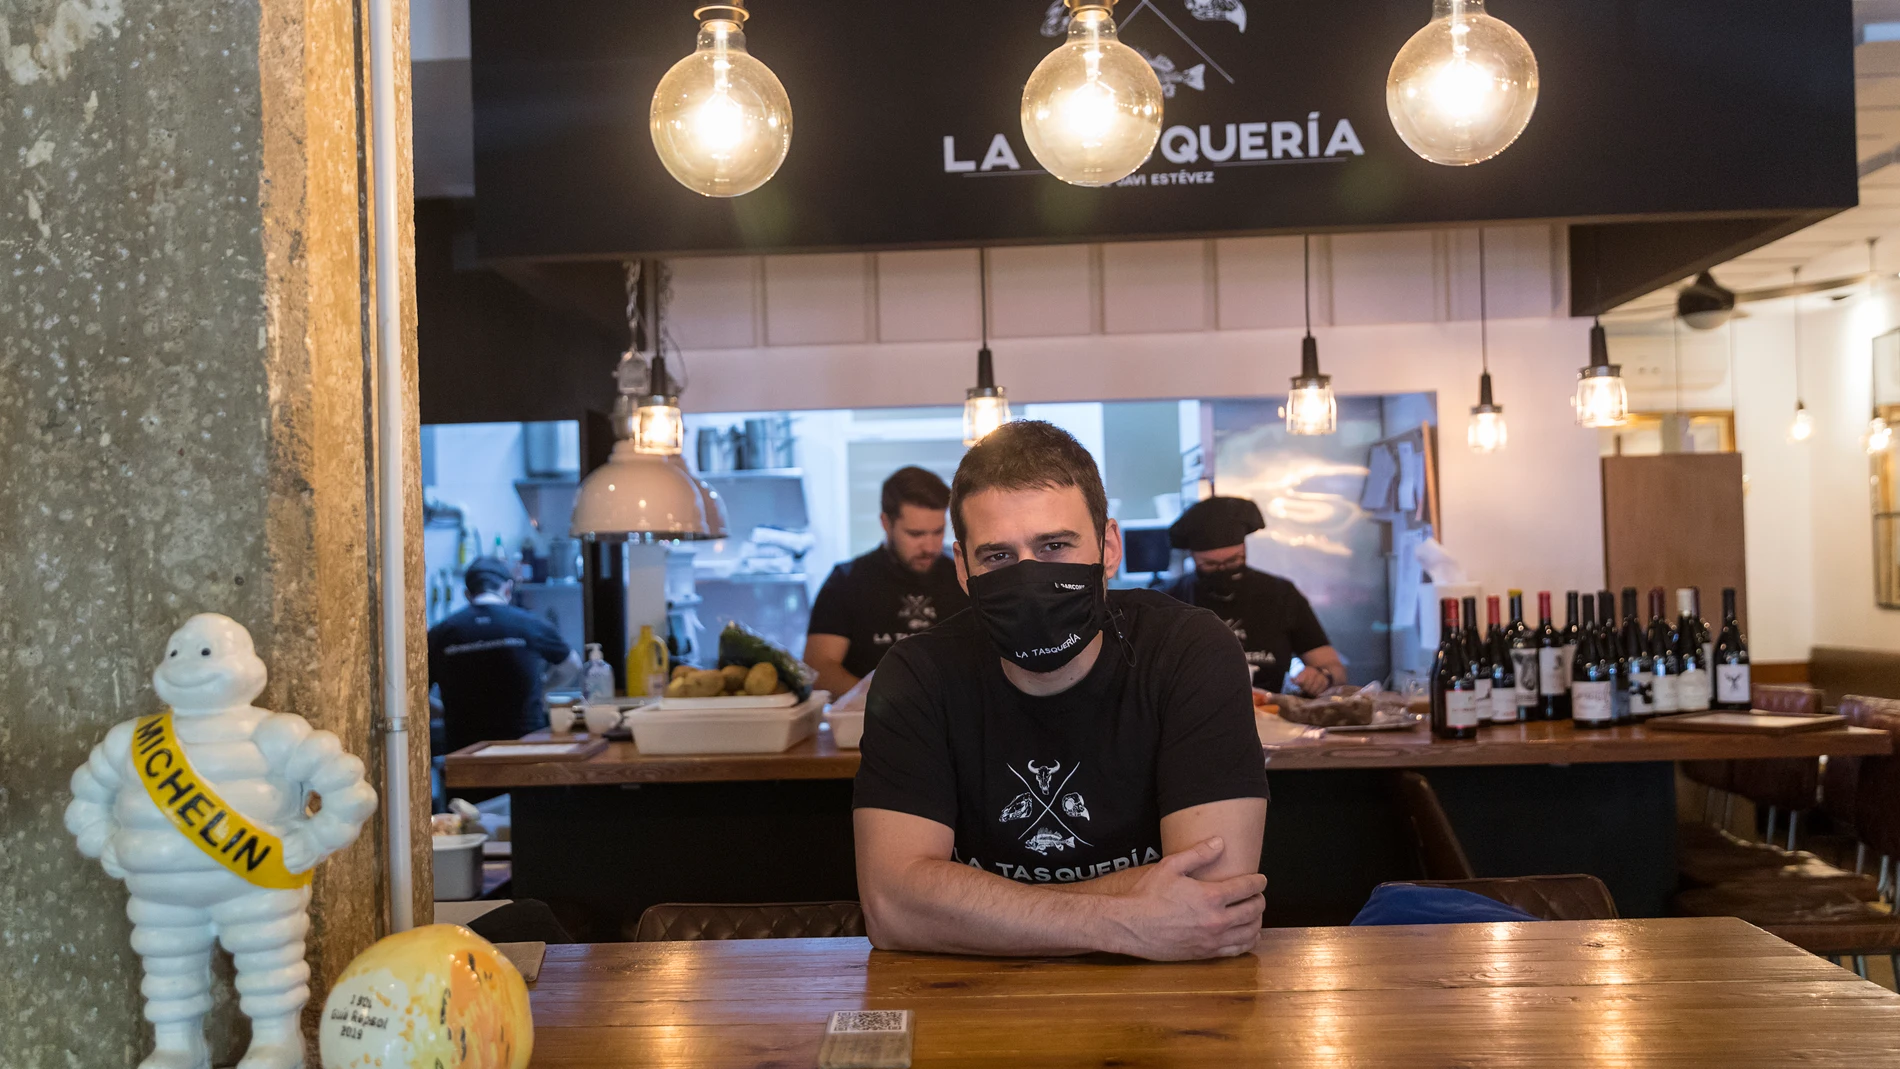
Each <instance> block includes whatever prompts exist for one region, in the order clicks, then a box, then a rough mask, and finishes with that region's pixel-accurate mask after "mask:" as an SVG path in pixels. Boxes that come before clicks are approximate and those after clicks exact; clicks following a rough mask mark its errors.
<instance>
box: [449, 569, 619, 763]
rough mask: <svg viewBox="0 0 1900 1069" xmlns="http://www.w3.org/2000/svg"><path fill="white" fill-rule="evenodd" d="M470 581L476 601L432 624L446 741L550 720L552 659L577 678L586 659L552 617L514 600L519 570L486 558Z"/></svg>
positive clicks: (516, 731)
mask: <svg viewBox="0 0 1900 1069" xmlns="http://www.w3.org/2000/svg"><path fill="white" fill-rule="evenodd" d="M463 582H464V583H465V584H467V588H468V608H466V609H463V610H462V611H461V612H458V613H455V614H453V615H451V616H449V617H448V618H447V619H445V620H443V621H442V622H440V623H438V624H436V625H435V626H434V627H431V628H430V629H429V682H430V683H432V684H434V685H435V686H436V687H437V688H439V689H440V690H441V692H442V719H443V721H444V723H445V726H446V728H447V736H448V737H447V739H446V742H445V744H446V746H447V749H448V750H449V751H454V750H459V749H461V748H462V747H464V746H468V745H470V744H472V743H477V742H487V741H490V740H494V739H518V738H520V737H521V736H523V735H526V734H527V733H528V732H530V731H538V730H540V729H541V728H544V727H547V726H548V710H547V704H546V701H545V699H544V694H545V692H546V690H547V675H548V670H549V666H553V668H554V671H555V673H556V678H557V679H569V678H573V677H577V676H578V675H579V673H580V667H581V665H580V658H579V657H578V656H577V655H576V654H575V653H574V651H573V650H572V649H569V648H568V645H567V641H566V640H565V639H563V638H562V637H561V634H560V632H558V631H556V630H555V629H554V626H553V625H552V624H550V623H548V622H547V621H546V620H543V619H541V618H540V617H538V616H536V615H534V614H533V613H531V612H526V611H524V610H521V609H517V608H515V607H514V606H513V605H511V604H509V599H510V598H511V597H512V596H513V593H514V576H513V575H512V574H510V572H509V570H508V566H507V565H506V564H503V563H502V562H501V561H498V560H495V559H493V558H489V557H483V558H482V559H480V560H477V561H476V562H475V563H473V564H470V565H469V566H468V571H467V573H466V574H465V575H464V576H463Z"/></svg>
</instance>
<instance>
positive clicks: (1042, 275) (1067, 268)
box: [990, 245, 1100, 338]
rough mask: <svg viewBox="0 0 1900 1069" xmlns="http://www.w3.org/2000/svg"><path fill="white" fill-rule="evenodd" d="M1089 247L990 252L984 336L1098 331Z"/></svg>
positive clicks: (1066, 334) (1053, 335)
mask: <svg viewBox="0 0 1900 1069" xmlns="http://www.w3.org/2000/svg"><path fill="white" fill-rule="evenodd" d="M1094 248H1095V247H1094V246H1090V245H1025V246H1021V247H1017V248H1006V249H991V250H990V298H991V300H993V301H994V302H995V303H994V304H993V305H991V307H990V336H991V337H992V338H1057V337H1073V336H1077V335H1082V334H1095V333H1098V332H1099V329H1098V326H1097V322H1096V308H1097V299H1096V298H1097V296H1098V294H1099V292H1100V291H1099V289H1098V284H1097V280H1096V278H1095V271H1094V267H1093V262H1094V251H1093V250H1094Z"/></svg>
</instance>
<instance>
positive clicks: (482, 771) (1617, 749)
mask: <svg viewBox="0 0 1900 1069" xmlns="http://www.w3.org/2000/svg"><path fill="white" fill-rule="evenodd" d="M551 737H552V736H550V735H549V734H548V733H547V732H545V731H537V732H535V733H534V734H532V735H529V736H527V739H528V740H531V741H535V740H546V739H548V738H551ZM586 737H587V735H586V734H585V733H578V734H575V735H571V736H566V738H569V739H585V738H586ZM466 752H467V751H465V750H458V751H456V752H455V753H453V754H450V755H449V758H448V762H447V769H446V771H445V773H444V775H445V776H446V777H447V780H448V785H449V786H450V787H493V788H515V787H573V786H587V785H598V784H616V783H708V782H721V781H725V782H730V781H735V780H774V779H850V778H851V777H853V776H855V775H857V773H858V752H857V751H856V750H840V749H838V747H837V746H836V745H835V744H833V742H832V741H831V733H830V732H829V731H820V732H818V734H817V735H815V736H814V737H812V738H810V739H807V740H805V741H804V742H801V743H799V744H798V745H796V746H794V747H792V748H791V749H789V750H787V751H785V752H784V753H775V754H694V755H685V756H651V755H648V754H643V753H641V752H640V751H639V749H638V748H637V747H635V746H634V744H633V743H631V742H610V743H608V744H607V748H606V749H605V750H603V751H601V752H600V753H598V754H596V755H594V756H593V757H590V758H588V759H587V760H585V761H548V762H538V763H532V764H528V763H515V764H503V763H485V762H483V761H482V760H481V759H480V758H470V757H465V756H463V755H464V754H465V753H466ZM1891 752H1892V740H1891V739H1890V738H1889V737H1888V735H1887V734H1886V733H1885V732H1881V731H1870V730H1868V729H1866V728H1833V729H1829V730H1825V731H1805V732H1800V733H1797V734H1793V735H1780V736H1772V735H1741V734H1716V733H1712V732H1691V731H1657V730H1654V729H1651V728H1648V727H1642V726H1634V727H1621V728H1603V729H1596V730H1586V731H1578V730H1576V729H1575V728H1574V727H1573V726H1572V725H1571V723H1570V721H1568V720H1558V721H1546V722H1540V723H1534V724H1498V725H1490V726H1487V727H1483V728H1480V729H1479V732H1478V738H1477V739H1476V740H1475V741H1471V742H1447V741H1444V740H1441V739H1435V738H1433V737H1432V735H1431V733H1430V732H1428V731H1426V730H1425V729H1424V728H1422V727H1421V728H1418V729H1416V730H1413V731H1385V732H1374V733H1370V734H1364V735H1334V734H1328V735H1327V736H1326V737H1325V738H1323V739H1317V740H1313V741H1310V742H1309V741H1300V742H1296V743H1289V744H1286V745H1282V746H1274V747H1268V748H1267V749H1266V759H1267V769H1268V771H1272V772H1280V771H1301V770H1325V769H1354V768H1455V767H1470V766H1476V765H1561V764H1601V763H1606V762H1615V761H1695V760H1711V761H1721V760H1734V759H1741V758H1754V757H1818V756H1820V755H1822V754H1849V755H1857V756H1881V755H1885V754H1888V753H1891Z"/></svg>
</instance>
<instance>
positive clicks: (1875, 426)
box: [1865, 412, 1893, 457]
mask: <svg viewBox="0 0 1900 1069" xmlns="http://www.w3.org/2000/svg"><path fill="white" fill-rule="evenodd" d="M1865 442H1866V445H1867V455H1868V456H1870V457H1876V456H1879V455H1880V454H1882V453H1885V452H1886V451H1887V448H1888V447H1889V446H1891V445H1893V428H1892V427H1889V426H1887V421H1886V420H1885V419H1883V418H1881V415H1880V413H1878V412H1876V413H1874V418H1873V419H1870V420H1868V421H1867V437H1866V439H1865Z"/></svg>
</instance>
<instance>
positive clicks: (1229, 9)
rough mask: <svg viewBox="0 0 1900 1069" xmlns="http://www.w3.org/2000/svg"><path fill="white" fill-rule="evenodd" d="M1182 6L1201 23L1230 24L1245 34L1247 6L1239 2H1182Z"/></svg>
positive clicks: (1204, 0)
mask: <svg viewBox="0 0 1900 1069" xmlns="http://www.w3.org/2000/svg"><path fill="white" fill-rule="evenodd" d="M1184 6H1186V8H1187V12H1188V14H1190V15H1193V16H1194V17H1195V18H1197V19H1199V20H1200V21H1202V22H1231V23H1233V24H1234V25H1235V26H1237V27H1239V29H1240V32H1241V33H1246V32H1247V5H1246V4H1243V3H1241V2H1240V0H1184Z"/></svg>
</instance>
